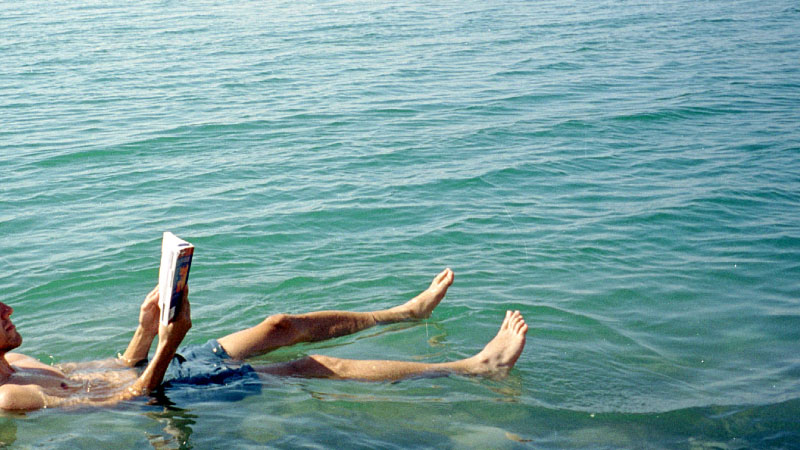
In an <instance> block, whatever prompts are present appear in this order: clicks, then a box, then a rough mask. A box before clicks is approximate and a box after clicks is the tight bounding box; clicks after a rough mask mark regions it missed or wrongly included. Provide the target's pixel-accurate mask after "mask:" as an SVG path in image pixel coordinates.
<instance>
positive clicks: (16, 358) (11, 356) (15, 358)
mask: <svg viewBox="0 0 800 450" xmlns="http://www.w3.org/2000/svg"><path fill="white" fill-rule="evenodd" d="M6 361H8V362H9V363H17V362H20V361H38V360H37V359H36V358H32V357H30V356H28V355H23V354H22V353H6Z"/></svg>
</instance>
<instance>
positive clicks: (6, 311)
mask: <svg viewBox="0 0 800 450" xmlns="http://www.w3.org/2000/svg"><path fill="white" fill-rule="evenodd" d="M13 313H14V308H12V307H10V306H8V305H6V304H5V303H0V317H2V318H3V319H8V317H9V316H10V315H11V314H13Z"/></svg>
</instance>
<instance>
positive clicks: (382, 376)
mask: <svg viewBox="0 0 800 450" xmlns="http://www.w3.org/2000/svg"><path fill="white" fill-rule="evenodd" d="M527 331H528V325H527V324H526V323H525V320H524V319H523V317H522V314H520V312H519V311H514V312H511V311H506V317H505V320H503V324H502V325H501V326H500V331H499V332H498V333H497V336H495V337H494V339H492V340H491V341H490V342H489V343H488V344H487V345H486V347H484V348H483V350H481V352H480V353H478V354H477V355H475V356H472V357H470V358H467V359H462V360H460V361H453V362H448V363H419V362H405V361H380V360H352V359H341V358H331V357H328V356H321V355H312V356H309V357H306V358H303V359H299V360H297V361H291V362H287V363H279V364H271V365H268V366H260V367H255V370H256V371H257V372H258V373H261V374H267V375H280V376H295V377H307V378H333V379H341V380H367V381H384V380H399V379H403V378H410V377H416V376H435V375H447V374H458V375H481V376H504V375H506V374H507V373H508V371H509V370H511V368H512V367H514V364H515V363H516V362H517V359H518V358H519V355H520V354H521V353H522V349H523V348H524V347H525V333H527Z"/></svg>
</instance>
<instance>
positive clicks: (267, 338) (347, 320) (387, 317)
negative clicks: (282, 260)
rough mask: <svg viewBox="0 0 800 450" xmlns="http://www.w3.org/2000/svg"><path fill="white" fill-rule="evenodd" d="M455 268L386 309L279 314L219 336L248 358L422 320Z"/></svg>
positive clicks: (233, 354)
mask: <svg viewBox="0 0 800 450" xmlns="http://www.w3.org/2000/svg"><path fill="white" fill-rule="evenodd" d="M453 278H454V275H453V271H452V270H450V269H445V270H443V271H442V272H441V273H439V274H438V275H436V277H435V278H434V279H433V281H432V282H431V285H430V286H429V287H428V289H426V290H424V291H423V292H422V293H420V294H419V295H417V296H416V297H414V298H413V299H411V300H409V301H408V302H406V303H404V304H402V305H400V306H395V307H394V308H391V309H387V310H383V311H371V312H349V311H320V312H312V313H307V314H296V315H295V314H293V315H290V314H277V315H274V316H270V317H267V318H266V319H265V320H264V321H263V322H261V323H260V324H258V325H256V326H254V327H252V328H248V329H246V330H242V331H238V332H236V333H233V334H229V335H227V336H225V337H223V338H220V339H219V343H220V345H221V346H222V348H224V349H225V351H226V352H227V353H228V355H230V356H231V358H233V359H239V360H243V359H247V358H250V357H253V356H258V355H262V354H264V353H267V352H269V351H271V350H275V349H276V348H279V347H283V346H287V345H293V344H297V343H299V342H314V341H321V340H325V339H330V338H334V337H337V336H344V335H347V334H351V333H355V332H358V331H361V330H364V329H366V328H369V327H372V326H375V325H377V324H380V323H392V322H401V321H406V320H414V319H423V318H425V317H429V316H430V315H431V311H433V309H434V308H435V307H436V306H437V305H438V304H439V302H440V301H441V300H442V298H444V295H445V294H446V293H447V288H449V287H450V285H451V284H453Z"/></svg>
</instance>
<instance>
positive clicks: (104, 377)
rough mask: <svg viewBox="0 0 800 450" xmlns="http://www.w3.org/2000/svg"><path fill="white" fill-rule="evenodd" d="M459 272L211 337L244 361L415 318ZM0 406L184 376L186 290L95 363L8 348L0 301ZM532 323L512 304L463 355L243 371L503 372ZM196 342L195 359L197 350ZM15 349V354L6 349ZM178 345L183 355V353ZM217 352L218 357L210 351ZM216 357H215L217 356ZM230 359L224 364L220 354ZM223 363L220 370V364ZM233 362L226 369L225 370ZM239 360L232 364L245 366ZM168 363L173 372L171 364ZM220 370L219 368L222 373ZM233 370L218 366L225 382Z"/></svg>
mask: <svg viewBox="0 0 800 450" xmlns="http://www.w3.org/2000/svg"><path fill="white" fill-rule="evenodd" d="M453 278H454V275H453V272H452V271H451V270H450V269H445V270H444V271H442V272H441V273H440V274H438V275H437V276H436V277H435V278H434V279H433V281H432V282H431V285H430V286H429V287H428V289H426V290H425V291H423V292H422V293H420V294H419V295H418V296H416V297H414V298H413V299H411V300H409V301H408V302H406V303H404V304H403V305H399V306H396V307H394V308H391V309H387V310H381V311H372V312H349V311H321V312H313V313H307V314H299V315H288V314H279V315H274V316H270V317H268V318H267V319H265V320H264V321H262V322H261V323H260V324H258V325H256V326H254V327H251V328H248V329H245V330H242V331H239V332H236V333H233V334H230V335H227V336H224V337H222V338H220V339H218V340H212V341H210V342H209V343H207V344H206V346H207V347H208V349H205V350H203V352H208V351H210V352H211V353H212V354H217V355H218V356H220V358H221V359H230V360H234V361H244V360H246V359H248V358H251V357H254V356H258V355H262V354H264V353H266V352H269V351H271V350H274V349H276V348H279V347H283V346H287V345H293V344H296V343H299V342H315V341H320V340H325V339H330V338H333V337H337V336H343V335H346V334H351V333H355V332H358V331H361V330H364V329H366V328H370V327H372V326H375V325H378V324H384V323H393V322H400V321H407V320H416V319H422V318H426V317H429V316H430V314H431V312H432V311H433V309H434V308H435V307H436V306H437V305H438V304H439V302H440V301H441V300H442V298H444V295H445V293H446V292H447V289H448V288H449V287H450V285H451V284H452V283H453ZM0 305H2V308H3V309H2V310H0V319H1V320H2V323H0V325H2V328H0V330H2V331H4V333H0V352H1V354H0V382H2V384H1V385H0V408H1V409H5V410H34V409H39V408H46V407H56V406H69V405H98V406H99V405H112V404H115V403H118V402H120V401H123V400H127V399H132V398H135V397H138V396H141V395H146V394H148V393H149V392H151V391H152V390H153V389H155V388H156V387H157V386H158V385H160V384H161V383H162V382H163V381H167V380H168V381H178V382H180V381H181V377H187V376H189V377H190V375H187V374H188V373H189V372H186V371H184V370H183V366H182V365H183V364H184V363H185V361H186V358H184V357H183V356H181V352H184V353H185V351H184V350H180V351H179V350H177V347H178V344H180V342H181V341H182V339H183V337H184V336H185V334H186V332H187V331H188V329H189V327H191V320H190V316H189V303H188V294H187V295H185V296H184V299H183V304H182V307H181V308H180V313H179V317H178V319H177V320H176V323H174V324H170V325H169V326H166V327H165V326H160V327H159V326H158V323H157V317H158V291H157V290H156V289H154V290H153V291H151V292H150V294H148V296H147V297H146V298H145V301H144V303H142V306H141V308H140V315H139V327H138V328H137V330H136V332H135V333H134V337H133V339H132V340H131V343H130V344H129V345H128V348H127V350H126V351H125V353H124V354H122V355H120V357H119V358H117V359H111V360H103V361H94V362H88V363H69V364H63V365H60V366H48V365H46V364H43V363H41V362H39V361H38V360H36V359H34V358H31V357H28V356H25V355H21V354H18V353H10V352H9V350H11V349H13V348H16V347H17V346H19V344H21V342H22V338H21V337H19V334H18V333H16V329H15V328H14V326H13V325H12V324H11V321H10V319H9V316H10V315H11V313H12V312H13V310H12V309H11V308H10V307H8V306H6V305H4V304H2V303H0ZM527 330H528V327H527V325H526V324H525V321H524V319H523V318H522V315H521V314H520V313H519V311H513V312H512V311H507V312H506V316H505V319H504V320H503V322H502V324H501V326H500V330H499V332H498V334H497V336H495V337H494V339H492V340H491V341H490V342H489V343H488V344H487V345H486V347H484V349H483V350H482V351H481V352H479V353H478V354H476V355H475V356H472V357H470V358H466V359H463V360H459V361H452V362H446V363H420V362H407V361H386V360H352V359H341V358H333V357H328V356H322V355H310V356H308V357H305V358H302V359H299V360H296V361H291V362H286V363H278V364H269V365H255V366H249V365H245V366H244V367H246V368H247V370H246V371H245V372H248V371H252V372H255V373H256V374H259V375H262V376H265V375H270V376H274V375H280V376H295V377H320V378H333V379H357V380H371V381H379V380H398V379H403V378H409V377H414V376H426V375H442V374H459V375H478V376H498V375H499V376H503V375H505V374H507V373H508V371H509V370H510V369H511V368H512V367H513V366H514V364H515V363H516V361H517V359H518V358H519V355H520V354H521V353H522V350H523V348H524V346H525V334H526V332H527ZM156 334H158V336H159V340H158V347H157V350H156V353H155V356H154V357H153V359H152V360H151V361H150V362H149V364H147V366H146V368H145V369H144V370H143V371H141V372H140V370H137V369H136V368H135V367H136V366H140V365H141V363H143V362H144V361H146V359H147V355H148V352H149V349H150V346H151V344H152V342H153V340H154V339H155V336H156ZM199 347H200V346H193V348H192V349H191V350H189V349H187V351H190V352H191V353H187V354H189V355H192V356H190V358H189V359H195V358H198V357H196V356H194V355H195V353H196V352H197V348H199ZM7 352H8V353H7ZM176 352H177V355H176ZM212 357H213V356H212ZM211 365H212V366H213V365H214V364H211ZM221 366H222V367H223V368H225V364H224V363H221ZM215 370H216V369H215ZM226 370H227V369H226ZM238 370H240V369H231V372H230V373H232V374H238V373H239V372H238ZM168 371H169V374H168V375H167V378H166V379H165V373H167V372H168ZM214 373H219V371H218V370H216V372H212V377H215V376H216V375H214ZM225 376H227V372H223V373H221V374H220V375H219V377H218V378H219V380H223V381H224V377H225Z"/></svg>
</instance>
